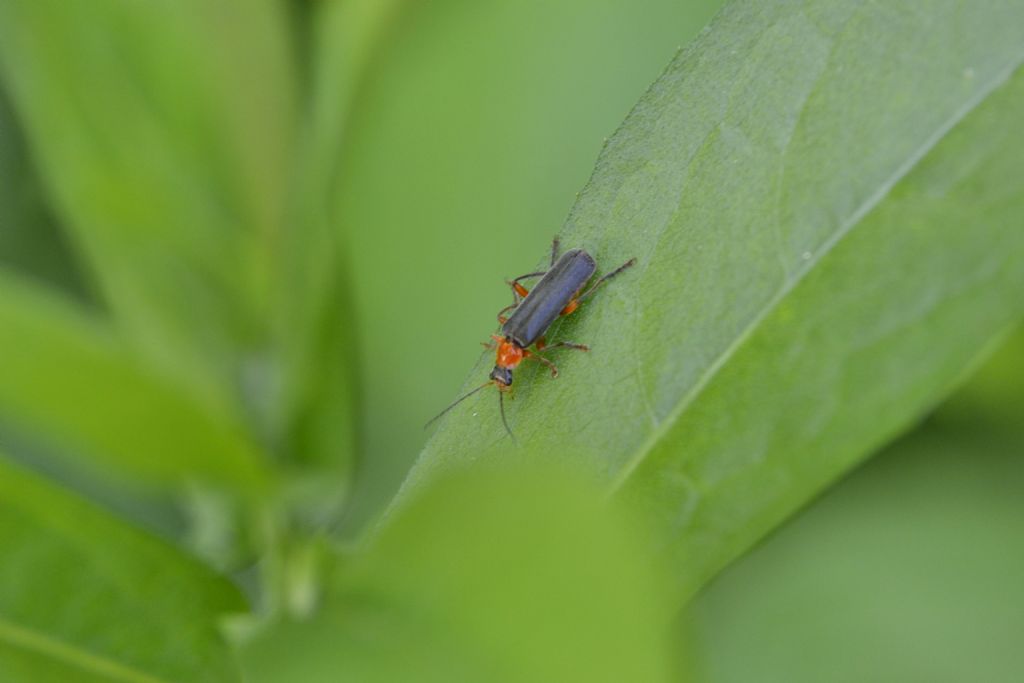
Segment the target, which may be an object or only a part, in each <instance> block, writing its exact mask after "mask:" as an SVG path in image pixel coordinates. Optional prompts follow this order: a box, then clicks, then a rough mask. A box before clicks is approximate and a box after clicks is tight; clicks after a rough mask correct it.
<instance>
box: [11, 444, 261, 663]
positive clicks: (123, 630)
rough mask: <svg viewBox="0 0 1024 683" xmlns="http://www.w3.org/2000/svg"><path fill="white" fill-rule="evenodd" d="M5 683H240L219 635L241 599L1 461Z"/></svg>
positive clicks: (176, 555)
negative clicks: (223, 618) (220, 621)
mask: <svg viewBox="0 0 1024 683" xmlns="http://www.w3.org/2000/svg"><path fill="white" fill-rule="evenodd" d="M0 557H2V558H3V561H2V562H0V678H2V679H3V680H4V681H10V682H11V683H18V682H21V681H24V682H26V683H40V682H42V681H89V682H92V681H104V682H115V681H116V682H118V683H160V682H164V681H166V682H167V683H170V682H172V681H173V682H183V681H196V682H199V681H210V682H211V683H212V682H213V681H217V682H220V681H237V680H240V678H239V675H238V672H237V670H236V667H235V664H234V662H233V660H232V657H231V654H230V652H229V650H228V648H227V646H226V644H225V643H224V641H223V639H222V638H221V637H220V635H219V633H218V630H217V625H216V622H217V619H218V618H219V617H220V616H221V615H223V614H224V613H226V612H229V611H231V612H235V611H239V610H241V609H244V603H243V601H242V599H241V596H240V595H239V593H238V591H237V589H235V588H234V587H233V586H232V585H231V584H229V583H228V582H227V581H225V580H224V579H222V578H220V577H218V576H216V575H214V574H213V573H212V572H210V571H209V570H208V569H206V568H204V567H202V566H200V565H199V564H198V563H196V562H195V561H193V560H191V559H189V558H187V557H186V556H184V555H183V554H182V553H181V552H180V551H178V550H175V549H173V548H171V547H169V546H167V545H165V544H164V543H162V542H160V541H157V540H156V539H154V538H151V537H150V536H148V535H146V534H144V533H142V532H140V531H137V530H135V529H133V528H131V527H128V526H126V525H124V524H123V523H121V522H119V521H118V520H116V519H114V518H112V517H111V516H109V515H108V514H106V513H104V512H102V511H101V510H99V509H97V508H95V507H93V506H92V505H90V504H88V503H86V502H84V501H82V500H80V499H77V498H76V497H74V496H72V495H71V494H69V493H67V492H65V491H62V490H61V489H59V488H56V487H53V486H50V485H49V484H47V483H45V482H44V481H42V480H40V479H38V478H37V477H35V476H33V475H30V474H28V473H27V472H24V471H22V470H20V469H18V468H16V467H13V466H11V465H10V464H8V463H6V462H5V461H4V460H3V459H0Z"/></svg>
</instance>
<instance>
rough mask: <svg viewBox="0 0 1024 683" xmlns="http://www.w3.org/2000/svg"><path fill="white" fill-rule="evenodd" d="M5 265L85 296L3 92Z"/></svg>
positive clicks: (0, 167) (0, 244)
mask: <svg viewBox="0 0 1024 683" xmlns="http://www.w3.org/2000/svg"><path fill="white" fill-rule="evenodd" d="M0 264H3V265H5V266H8V267H14V268H17V269H18V270H19V271H21V272H24V273H27V274H32V275H33V276H35V277H38V278H40V279H43V280H46V281H47V282H49V283H52V284H55V285H57V286H59V287H61V288H63V289H64V290H65V291H67V292H69V293H74V294H79V295H81V294H83V292H84V289H85V287H84V283H83V281H82V276H81V273H80V272H79V271H78V264H77V263H76V262H75V259H74V255H73V254H72V253H71V251H70V250H69V249H68V246H67V244H66V243H65V239H64V235H63V234H62V232H61V230H60V227H59V226H58V225H57V222H56V221H55V220H54V217H53V215H52V214H51V212H50V209H49V208H48V207H47V206H46V202H45V198H44V196H43V193H42V190H41V188H40V186H39V181H38V178H37V176H36V173H35V169H34V168H33V167H32V164H31V163H30V162H29V159H28V150H27V149H26V148H25V140H24V138H23V136H22V132H21V130H20V129H19V127H18V124H17V122H16V121H15V120H14V112H13V111H11V108H10V103H9V102H8V101H7V96H6V94H5V93H3V91H2V90H0Z"/></svg>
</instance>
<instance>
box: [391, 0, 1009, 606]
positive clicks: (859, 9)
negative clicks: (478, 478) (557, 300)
mask: <svg viewBox="0 0 1024 683" xmlns="http://www.w3.org/2000/svg"><path fill="white" fill-rule="evenodd" d="M922 27H927V30H922ZM1022 59H1024V7H1019V6H1017V7H1010V6H1007V5H1006V4H1004V3H999V2H985V3H965V2H945V3H942V4H936V5H929V7H928V8H927V9H925V8H922V7H921V6H920V5H917V4H914V3H898V4H893V3H886V4H882V5H880V4H876V3H869V4H863V5H856V4H850V3H845V2H838V1H834V2H833V1H826V0H820V1H817V2H808V3H803V4H802V5H800V6H796V5H791V4H778V5H776V4H772V5H765V4H763V3H753V2H734V3H733V4H731V5H730V6H729V7H728V8H727V9H726V10H725V11H724V12H723V13H722V14H721V15H720V16H719V18H718V19H717V20H716V21H715V23H714V24H713V25H712V27H711V29H710V30H709V31H707V32H705V33H704V34H702V36H701V37H700V38H699V39H698V40H697V41H696V42H695V43H694V44H693V45H692V46H691V47H690V48H689V49H687V50H686V51H685V52H684V53H683V54H681V55H680V56H679V57H678V58H677V59H676V60H675V61H674V62H673V63H672V64H671V65H670V66H669V68H668V70H667V71H666V73H665V74H664V75H663V76H662V77H661V78H660V79H659V81H658V82H657V83H656V84H655V85H654V86H653V87H652V88H651V90H650V91H649V92H648V93H647V95H645V96H644V98H643V99H642V100H641V101H640V103H639V104H638V105H637V107H636V109H635V110H634V111H633V113H632V114H631V115H630V117H629V118H628V119H627V121H626V122H625V123H624V124H623V126H622V128H621V129H620V130H619V131H618V133H616V135H615V137H614V138H613V139H612V140H611V141H610V142H609V144H608V146H607V148H606V149H605V151H604V153H603V154H602V157H601V159H600V161H599V162H598V165H597V169H596V171H595V174H594V178H593V179H592V181H591V183H590V184H589V185H588V187H587V188H586V189H585V190H584V192H583V194H582V196H581V198H580V201H579V203H578V204H577V206H576V208H575V209H574V211H573V213H572V215H571V217H570V220H569V224H568V226H567V228H566V231H565V234H564V236H563V237H564V242H565V243H566V244H567V245H571V246H582V247H585V248H587V249H588V250H590V251H591V253H593V254H594V255H595V256H596V257H597V259H598V261H599V263H600V264H601V265H602V267H603V269H605V270H608V269H610V268H612V267H615V266H617V265H618V264H619V263H621V262H623V261H624V260H625V259H626V258H628V257H631V256H637V257H638V258H639V265H638V266H637V267H636V268H634V269H633V270H632V271H629V272H627V273H626V274H624V275H623V276H622V277H621V278H620V279H619V280H617V281H616V282H614V283H613V284H611V285H609V286H608V287H607V288H606V289H605V290H604V291H602V292H601V294H600V296H598V297H595V298H594V300H593V301H592V302H588V304H587V305H585V307H584V310H583V311H582V312H581V313H580V314H578V315H576V316H573V318H571V319H570V320H568V321H566V324H564V325H562V326H561V327H560V328H559V329H556V330H555V332H554V334H553V336H555V337H557V338H559V339H570V340H572V341H576V342H582V343H588V344H591V345H592V348H593V351H592V353H590V354H589V355H588V356H583V355H582V354H573V353H571V352H565V353H562V354H559V356H558V357H557V358H556V360H557V361H558V362H559V364H560V366H561V369H562V375H561V378H560V379H559V380H557V381H551V380H550V379H548V378H547V377H546V375H545V374H544V373H542V372H540V371H539V370H537V369H526V370H524V371H523V372H521V373H520V375H519V378H518V379H517V384H516V386H517V394H518V398H517V401H516V402H515V403H514V404H512V405H511V406H510V408H511V409H510V415H509V417H510V421H511V423H512V428H513V429H514V430H515V432H516V435H517V436H518V438H519V440H520V442H521V444H522V449H523V451H525V452H526V453H537V454H539V453H545V454H548V455H549V456H550V457H557V458H559V459H565V460H571V461H578V462H583V463H586V464H588V465H589V467H590V468H591V469H593V470H594V471H595V472H596V473H597V474H598V475H599V476H601V477H602V478H603V479H604V481H605V482H606V485H607V489H608V490H609V491H610V492H612V493H614V494H616V495H619V496H626V497H628V498H630V499H633V500H635V501H636V502H637V503H638V504H639V505H640V506H641V507H642V508H643V509H644V510H645V512H646V513H647V515H648V516H649V517H650V520H651V522H652V524H653V526H654V528H655V529H656V530H657V536H658V539H659V542H660V543H662V544H663V545H664V547H665V552H666V553H668V554H669V555H670V556H671V558H672V561H673V564H674V567H675V573H676V580H677V586H676V588H677V592H678V594H679V597H683V596H686V595H688V594H689V593H691V592H692V591H693V590H694V589H695V588H696V587H697V586H699V585H700V584H701V583H702V582H703V581H705V580H706V579H707V578H708V577H709V576H711V575H712V574H714V572H715V571H717V570H718V569H719V568H720V567H722V566H723V565H724V564H725V563H726V562H728V561H729V560H731V559H732V558H734V557H736V556H737V555H739V554H740V553H742V552H743V551H744V550H745V549H746V548H748V547H749V546H750V544H751V543H753V542H754V541H755V540H756V539H757V538H759V537H760V536H762V535H763V534H764V533H765V532H766V531H767V530H769V529H771V528H772V527H773V526H774V525H776V524H777V523H778V522H779V521H781V520H782V519H784V518H785V517H786V516H787V515H788V514H790V513H791V512H792V511H793V510H795V509H796V508H798V507H799V506H800V505H801V504H803V503H804V502H805V501H806V500H807V499H808V498H809V497H811V496H813V495H814V494H815V493H817V492H818V491H820V490H821V489H822V488H823V487H824V486H826V485H827V484H828V483H830V482H831V481H833V480H834V479H835V478H836V477H837V476H839V475H840V474H841V473H842V472H843V471H845V470H846V469H847V468H848V467H850V466H851V465H852V464H853V463H855V462H857V461H858V460H860V459H861V458H863V457H864V456H865V455H867V454H868V453H869V452H871V451H872V450H873V449H875V448H877V447H878V446H880V445H881V444H883V443H884V442H885V441H886V440H888V439H890V438H891V437H892V436H893V435H895V434H896V433H898V432H899V431H901V430H903V429H905V428H906V427H907V426H908V425H909V424H911V423H912V422H913V421H914V420H915V419H917V418H918V417H919V416H920V415H921V414H922V413H923V412H924V411H925V410H927V409H928V408H929V407H931V406H932V405H934V403H935V402H936V401H938V399H939V398H941V397H942V396H943V395H945V394H946V393H948V391H949V390H950V389H951V387H952V386H953V385H954V384H955V383H956V382H957V381H958V380H959V378H960V377H961V376H962V375H963V374H964V372H965V371H966V370H967V369H968V368H969V367H970V366H971V364H972V363H973V362H974V360H975V359H976V358H977V357H978V356H979V355H980V354H981V353H982V352H983V351H984V350H985V348H986V346H987V345H989V344H991V343H992V342H993V341H994V340H995V339H996V338H997V337H998V336H999V335H1000V334H1001V333H1003V332H1005V330H1006V329H1007V328H1008V327H1009V326H1010V324H1011V323H1012V322H1013V321H1014V320H1016V319H1017V318H1018V317H1019V316H1020V315H1021V313H1022V309H1024V305H1022V304H1024V302H1022V300H1021V297H1020V296H1019V293H1020V291H1021V290H1022V287H1024V230H1022V229H1021V227H1022V226H1021V216H1022V215H1024V192H1021V189H1022V183H1021V178H1024V130H1022V129H1021V126H1020V125H1019V122H1020V120H1021V118H1022V116H1024V77H1022V76H1021V75H1020V74H1019V72H1018V67H1019V66H1020V64H1021V61H1022ZM965 226H970V229H966V228H965ZM489 361H490V359H489V358H486V357H484V358H482V359H481V362H480V363H479V364H478V366H477V370H476V371H475V372H474V374H473V376H472V377H471V378H470V379H469V381H468V382H467V386H472V385H474V384H476V383H478V382H480V381H481V379H482V377H483V376H484V374H485V372H486V370H485V369H486V367H487V365H488V364H489ZM496 403H497V401H496V398H495V396H494V395H493V393H483V392H482V393H481V394H480V395H479V396H478V397H474V399H471V400H470V401H467V403H466V404H465V405H464V406H462V407H460V410H458V411H457V412H455V413H453V414H452V417H451V418H449V419H448V420H447V421H446V422H445V423H444V424H443V425H442V427H441V428H440V430H439V431H438V433H437V434H436V436H435V437H434V438H433V440H432V441H431V442H430V443H428V445H427V448H426V449H425V450H424V452H423V453H422V455H421V458H420V460H419V463H418V465H417V467H416V468H415V469H414V471H413V472H412V474H411V475H410V477H409V479H408V480H407V483H406V488H405V490H406V491H407V492H412V491H415V490H417V489H418V488H419V487H421V486H422V485H423V484H424V482H425V481H426V480H428V479H429V478H430V477H431V476H432V475H433V474H434V473H435V472H437V471H439V470H444V469H447V468H450V467H452V466H454V465H456V464H457V463H461V462H467V461H471V460H480V459H491V458H507V457H510V453H512V452H515V451H514V449H513V447H512V442H511V441H510V440H509V439H507V438H506V437H504V435H503V433H502V428H501V423H500V420H499V417H498V414H497V413H498V411H497V406H496V405H495V404H496Z"/></svg>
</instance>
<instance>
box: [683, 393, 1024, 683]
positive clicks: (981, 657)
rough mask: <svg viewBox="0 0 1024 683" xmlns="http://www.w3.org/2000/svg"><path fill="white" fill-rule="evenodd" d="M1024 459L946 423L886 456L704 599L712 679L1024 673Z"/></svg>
mask: <svg viewBox="0 0 1024 683" xmlns="http://www.w3.org/2000/svg"><path fill="white" fill-rule="evenodd" d="M1017 379H1018V381H1020V379H1021V376H1020V375H1018V376H1017ZM1018 405H1020V404H1018ZM1022 426H1024V423H1022ZM1022 456H1024V429H1017V430H1016V431H1013V432H999V431H993V430H991V429H990V428H987V427H986V428H984V429H978V428H977V427H976V428H974V429H967V428H963V427H959V428H956V429H952V430H951V429H948V428H944V427H937V426H934V425H933V426H931V427H929V428H926V429H923V430H921V431H920V432H919V433H917V434H915V435H914V436H912V437H910V438H909V439H906V440H904V441H901V442H899V443H898V444H896V445H895V446H894V447H893V448H891V449H889V450H888V451H886V452H884V453H882V454H880V455H879V456H878V457H877V458H875V459H874V460H872V462H871V463H870V464H869V465H868V466H867V467H865V468H864V469H863V470H862V471H858V472H856V473H854V474H853V475H852V476H851V477H849V478H848V479H847V480H844V481H843V483H842V484H841V485H840V486H838V487H837V488H836V490H835V491H832V492H830V493H829V494H828V495H827V496H826V497H825V498H824V499H822V500H821V501H819V502H816V503H815V504H814V505H813V506H812V507H811V508H809V509H808V510H807V511H805V512H803V513H802V514H801V515H800V516H799V517H797V518H796V519H794V520H793V521H792V522H789V523H787V524H786V526H785V527H784V528H783V529H782V530H781V531H780V532H779V533H778V534H777V535H774V536H772V537H771V538H770V539H768V541H767V542H766V543H765V544H764V545H762V546H759V547H758V548H756V549H755V550H754V551H752V552H751V553H750V554H749V555H748V556H746V557H744V558H743V559H742V560H741V561H739V562H738V563H737V564H736V565H735V566H734V567H730V568H729V570H727V571H726V572H723V574H722V575H721V576H720V577H719V578H717V579H716V580H715V582H714V583H713V584H712V585H711V586H709V587H708V590H707V591H705V592H702V593H701V595H700V597H698V598H697V599H696V600H694V602H693V606H692V607H693V612H694V614H693V616H692V620H693V621H694V622H695V624H694V629H693V631H694V633H696V634H698V638H697V641H696V642H697V644H698V646H697V647H696V648H695V649H696V650H697V651H698V652H700V653H701V654H702V655H703V656H702V657H701V659H703V660H704V666H703V668H704V670H705V675H704V676H703V677H702V678H700V679H699V680H702V681H707V682H708V683H730V682H733V681H735V682H736V683H740V682H743V683H746V682H747V681H752V680H756V681H759V682H760V683H774V682H776V681H777V682H779V683H782V682H785V683H802V682H805V681H806V682H807V683H817V682H818V681H826V680H827V681H830V682H831V683H845V682H850V683H853V682H859V681H879V682H883V681H894V682H895V681H930V682H931V683H957V682H960V681H1011V680H1016V679H1017V678H1019V677H1020V672H1021V669H1022V667H1024V651H1022V650H1021V647H1020V644H1021V634H1022V633H1024V586H1022V584H1021V581H1020V577H1021V575H1022V574H1024V500H1022V498H1021V496H1020V491H1021V489H1022V487H1024V457H1022Z"/></svg>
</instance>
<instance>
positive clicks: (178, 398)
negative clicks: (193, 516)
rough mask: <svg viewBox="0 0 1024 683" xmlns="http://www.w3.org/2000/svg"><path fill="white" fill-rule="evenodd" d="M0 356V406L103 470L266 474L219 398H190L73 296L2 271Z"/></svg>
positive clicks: (246, 483) (165, 477) (248, 477)
mask: <svg viewBox="0 0 1024 683" xmlns="http://www.w3.org/2000/svg"><path fill="white" fill-rule="evenodd" d="M0 358H3V376H2V381H0V411H2V412H3V414H4V415H5V416H6V417H8V418H9V419H10V421H12V422H14V423H17V424H23V425H25V426H26V427H27V428H29V429H30V430H33V431H35V432H36V433H38V434H40V435H41V436H43V437H44V438H46V439H50V440H51V441H53V442H56V443H58V444H60V445H63V446H68V447H69V450H72V451H73V452H75V453H77V454H80V455H82V456H83V457H89V458H92V459H93V460H94V461H96V462H100V463H103V464H105V465H108V466H109V468H108V471H109V472H110V473H112V474H117V475H129V476H135V477H139V478H142V479H143V480H146V481H149V482H152V483H158V484H168V483H173V484H177V483H180V482H181V481H182V480H187V479H191V478H196V479H206V480H211V481H216V482H218V483H228V484H231V485H232V486H233V488H234V489H235V490H241V491H245V490H247V489H252V488H253V487H257V486H259V485H260V484H262V483H265V482H266V471H265V470H264V469H263V468H264V467H265V462H264V460H263V458H262V457H261V454H260V452H259V451H258V450H257V448H256V447H255V446H254V445H253V444H252V443H251V442H250V441H249V440H248V438H247V436H246V434H245V432H244V430H243V429H242V428H241V427H240V426H239V425H238V422H237V420H234V419H233V416H232V415H231V413H230V412H229V411H228V410H227V409H226V408H224V407H222V406H217V405H214V404H209V403H203V402H201V401H199V400H197V399H196V398H195V397H194V396H192V395H191V394H190V393H189V392H188V391H187V390H186V389H184V388H182V387H181V386H180V383H179V382H178V381H177V380H176V379H169V378H167V377H165V376H162V375H159V374H155V373H154V372H153V371H152V370H150V369H148V368H147V367H146V366H145V365H144V364H141V363H139V361H138V359H137V358H136V356H135V355H134V354H133V353H132V351H131V350H130V349H127V348H125V345H124V344H123V343H121V342H120V341H119V340H118V338H117V337H116V336H114V335H113V334H111V333H110V331H109V330H107V329H105V328H103V327H102V326H100V325H99V324H97V323H96V322H95V321H92V320H90V319H88V318H87V317H86V316H84V315H83V314H82V313H81V312H80V311H78V310H76V309H75V308H74V307H73V306H71V305H69V304H67V303H66V302H63V301H61V300H60V299H59V298H58V297H55V296H50V295H48V294H45V293H43V292H42V291H41V290H40V289H38V288H36V287H33V286H31V285H29V284H27V283H25V282H22V281H20V280H19V278H17V277H13V276H11V275H9V274H3V273H2V272H0Z"/></svg>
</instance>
